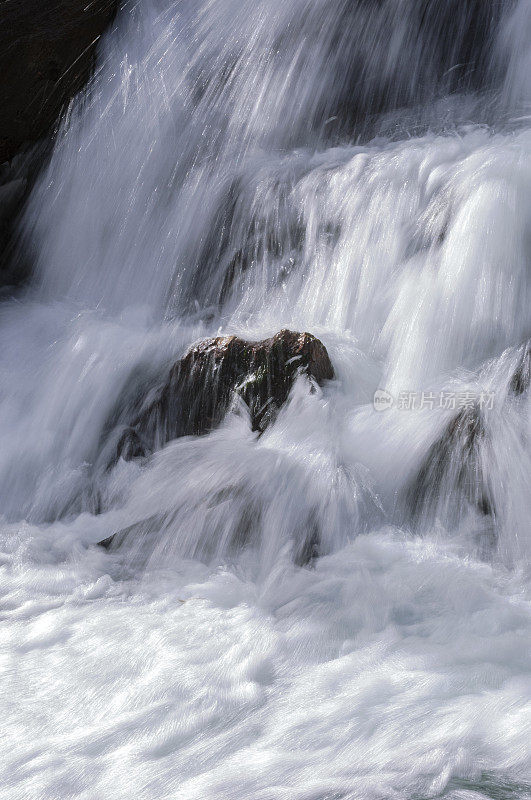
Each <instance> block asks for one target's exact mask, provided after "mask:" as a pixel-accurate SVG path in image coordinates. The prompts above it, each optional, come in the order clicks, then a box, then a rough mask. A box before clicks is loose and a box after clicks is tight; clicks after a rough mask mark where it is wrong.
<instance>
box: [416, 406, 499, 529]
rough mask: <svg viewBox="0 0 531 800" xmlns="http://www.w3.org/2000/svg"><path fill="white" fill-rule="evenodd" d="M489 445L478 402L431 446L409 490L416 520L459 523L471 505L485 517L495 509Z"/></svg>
mask: <svg viewBox="0 0 531 800" xmlns="http://www.w3.org/2000/svg"><path fill="white" fill-rule="evenodd" d="M487 444H488V435H487V430H486V427H485V422H484V420H483V418H482V415H481V410H480V408H479V406H478V405H474V406H470V407H465V408H462V409H461V410H460V411H459V412H458V413H457V414H456V416H455V417H454V418H453V419H452V420H451V421H450V423H449V424H448V425H447V427H446V429H445V430H444V432H443V434H442V436H440V437H439V439H438V440H437V441H436V442H435V443H434V444H433V445H432V446H431V447H430V449H429V451H428V453H427V454H426V457H425V458H424V461H423V462H422V465H421V467H420V469H419V471H418V472H417V474H416V476H415V478H414V480H413V481H412V482H411V484H410V486H409V489H408V491H407V505H408V508H409V510H410V511H411V513H412V515H413V518H414V519H416V520H433V519H435V518H438V517H439V518H442V519H446V520H447V521H453V522H456V521H457V520H458V519H459V517H460V516H461V515H462V514H463V513H465V512H466V510H467V509H469V508H470V507H472V508H473V509H475V510H476V512H477V513H478V514H479V515H480V516H481V517H483V518H485V517H490V518H491V519H492V520H494V519H495V516H496V510H495V507H494V502H493V498H492V490H491V487H490V485H489V481H488V478H487V474H486V470H485V468H484V460H485V453H484V448H485V446H486V445H487Z"/></svg>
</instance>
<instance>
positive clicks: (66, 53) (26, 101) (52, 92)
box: [0, 0, 117, 162]
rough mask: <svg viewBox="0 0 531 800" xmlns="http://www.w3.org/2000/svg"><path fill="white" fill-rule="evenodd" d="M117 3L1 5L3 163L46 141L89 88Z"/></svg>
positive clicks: (71, 0)
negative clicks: (86, 86) (64, 110)
mask: <svg viewBox="0 0 531 800" xmlns="http://www.w3.org/2000/svg"><path fill="white" fill-rule="evenodd" d="M116 5H117V4H116V2H115V0H94V1H93V2H86V0H50V2H45V3H43V2H42V0H4V2H2V3H0V162H2V161H7V160H10V159H11V158H13V156H14V155H15V154H16V153H18V152H19V151H20V150H21V149H22V146H23V145H24V144H25V143H28V142H35V141H36V140H38V139H40V138H42V137H43V136H45V135H46V134H47V133H48V131H49V130H50V129H51V128H52V126H53V125H54V123H55V122H56V120H57V118H58V116H59V114H60V112H61V109H62V108H63V107H64V105H65V103H67V102H68V101H69V100H70V99H71V98H72V97H73V96H74V95H75V94H76V93H77V92H78V91H79V90H80V89H81V88H82V86H83V85H84V84H85V83H86V81H87V79H88V77H89V75H90V71H91V69H92V63H93V56H94V51H95V48H96V45H97V42H98V40H99V38H100V36H101V34H102V33H103V32H104V30H105V29H106V27H107V25H108V24H109V22H110V20H111V19H112V17H113V14H114V12H115V10H116Z"/></svg>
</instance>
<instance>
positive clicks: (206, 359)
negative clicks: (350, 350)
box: [104, 330, 334, 466]
mask: <svg viewBox="0 0 531 800" xmlns="http://www.w3.org/2000/svg"><path fill="white" fill-rule="evenodd" d="M299 374H303V375H306V376H308V378H312V379H313V380H315V381H316V382H317V383H318V384H322V383H323V381H325V380H327V379H331V378H333V377H334V370H333V367H332V364H331V362H330V358H329V356H328V352H327V350H326V348H325V346H324V345H323V344H322V342H320V341H319V339H316V338H315V336H312V335H311V334H309V333H296V332H294V331H289V330H283V331H280V332H279V333H277V334H276V335H275V336H273V337H272V338H271V339H265V340H263V341H260V342H247V341H245V340H243V339H239V338H238V337H237V336H220V337H217V338H215V339H205V340H204V341H202V342H200V343H199V344H197V345H195V346H193V347H192V348H191V349H190V350H189V351H188V352H187V353H186V355H185V356H184V357H183V358H181V359H180V360H179V361H177V362H176V363H175V364H174V365H173V367H172V368H171V369H170V372H169V374H168V376H167V378H166V379H165V380H164V381H163V382H162V383H161V384H160V386H159V388H158V389H157V390H155V392H153V389H151V390H148V391H147V392H146V387H145V386H143V387H142V388H140V390H139V389H138V388H137V387H133V388H132V389H131V388H130V387H126V390H125V392H124V395H123V397H122V398H120V399H119V401H118V404H117V407H118V409H121V412H120V413H119V414H116V413H115V414H114V415H113V416H112V419H111V420H110V422H109V423H108V424H107V425H106V426H105V429H106V432H107V433H105V434H104V439H105V443H106V444H105V447H104V453H105V455H104V460H105V461H106V462H107V465H108V466H112V464H113V463H115V462H116V460H117V459H118V458H119V457H122V458H124V459H126V460H131V459H132V458H135V457H138V456H140V455H142V453H144V454H148V453H150V452H153V450H156V449H158V448H160V447H162V446H163V445H164V444H166V443H167V442H169V441H171V440H172V439H176V438H178V437H179V436H187V435H200V434H204V433H208V432H209V431H211V430H212V429H213V428H215V427H216V426H217V425H219V423H220V422H221V421H222V419H223V417H224V416H225V414H226V412H227V410H228V409H229V407H230V405H231V402H232V401H233V399H234V396H235V395H236V396H239V397H240V398H241V399H242V400H243V402H244V403H245V404H246V406H247V408H248V409H249V413H250V418H251V424H252V427H253V430H255V431H260V432H262V431H263V430H265V428H266V427H267V425H268V424H269V422H270V421H271V420H272V419H273V418H274V417H275V415H276V413H277V412H278V409H279V408H280V407H281V406H282V404H283V403H285V402H286V400H287V398H288V395H289V392H290V390H291V388H292V386H293V383H294V381H295V378H296V376H297V375H299ZM138 391H140V392H144V393H145V394H144V397H140V398H139V397H136V400H135V402H134V403H131V400H130V399H129V400H128V399H127V398H131V397H132V396H133V395H134V394H135V393H137V392H138ZM124 409H125V412H124Z"/></svg>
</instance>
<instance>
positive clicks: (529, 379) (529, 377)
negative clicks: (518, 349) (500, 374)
mask: <svg viewBox="0 0 531 800" xmlns="http://www.w3.org/2000/svg"><path fill="white" fill-rule="evenodd" d="M530 384H531V342H528V343H527V344H526V345H524V347H523V348H522V354H521V356H520V361H519V364H518V366H517V368H516V371H515V373H514V375H513V377H512V378H511V382H510V385H509V389H510V391H511V392H512V393H513V394H515V395H517V396H519V395H522V394H525V392H527V390H528V389H529V385H530Z"/></svg>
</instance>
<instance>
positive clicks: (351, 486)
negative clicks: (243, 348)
mask: <svg viewBox="0 0 531 800" xmlns="http://www.w3.org/2000/svg"><path fill="white" fill-rule="evenodd" d="M423 9H424V12H425V13H422V12H423ZM485 9H487V11H486V10H485ZM491 11H492V13H490V12H491ZM530 28H531V3H529V0H519V2H499V3H496V2H493V3H492V4H490V3H487V2H486V0H485V2H472V0H471V1H470V2H459V3H458V2H453V1H451V0H438V2H436V0H431V2H426V0H404V1H403V2H399V0H384V2H381V3H377V2H373V0H359V2H357V3H352V2H346V1H345V2H342V1H341V0H328V2H325V0H284V2H279V0H262V2H256V0H254V2H250V1H249V0H240V2H231V0H210V2H207V1H206V0H201V1H200V0H186V1H185V0H181V2H171V3H170V2H168V0H141V2H139V3H136V4H134V5H133V6H130V5H127V4H126V6H125V7H124V8H123V9H122V10H121V12H120V13H119V15H118V19H117V22H116V25H115V27H114V29H113V31H112V32H111V33H110V34H109V35H108V36H107V37H106V39H105V40H104V41H103V42H102V43H101V45H100V53H99V62H98V68H97V71H96V75H95V78H94V81H93V82H92V85H91V86H90V87H89V88H88V90H87V91H86V93H85V94H84V96H82V97H80V98H78V99H77V100H76V101H75V103H74V105H73V107H72V109H71V110H70V114H69V117H68V119H67V121H66V123H65V125H64V126H63V129H62V132H61V135H60V136H59V138H58V141H57V143H56V146H55V150H54V153H53V155H52V158H51V161H50V165H49V167H48V169H47V171H46V172H45V173H44V174H43V176H42V178H41V180H40V183H39V185H38V186H37V187H36V189H35V190H34V193H33V195H32V198H31V199H30V203H29V206H28V209H27V211H26V214H25V218H24V221H23V229H22V231H21V233H22V239H21V248H22V249H23V250H24V252H26V253H28V254H30V255H31V257H32V258H33V261H34V277H33V281H32V284H31V286H30V287H29V289H28V290H27V292H26V293H25V295H24V297H22V298H20V297H19V298H17V299H13V300H10V301H7V302H4V303H3V304H2V306H0V330H1V335H2V350H1V352H0V390H1V394H0V408H1V414H0V436H1V440H2V444H3V446H2V449H1V451H0V498H1V511H2V514H3V518H2V527H1V533H0V569H1V571H2V578H1V583H0V588H1V601H0V604H1V606H0V607H1V614H2V627H1V629H0V636H1V645H0V657H1V667H0V669H1V674H2V678H3V681H2V688H3V692H2V696H1V698H0V711H1V714H2V722H3V724H2V733H3V737H4V741H5V743H4V746H3V747H2V753H3V759H2V760H3V765H2V769H3V775H2V779H1V781H0V797H2V798H6V800H18V799H19V798H21V799H22V798H24V800H25V799H26V798H44V799H45V800H50V799H51V798H65V799H66V798H68V799H70V798H73V797H79V798H83V800H99V798H113V800H114V798H124V800H125V799H127V800H130V798H133V797H134V798H135V800H140V799H141V798H145V799H146V800H159V799H162V798H168V800H169V798H172V800H174V799H175V798H183V800H194V799H195V798H197V800H199V799H200V800H209V799H214V798H215V799H216V800H221V798H223V799H224V800H225V799H227V800H228V798H231V799H234V798H238V800H243V799H245V800H276V799H277V798H283V799H285V800H288V799H289V800H292V799H296V800H325V799H326V800H340V799H341V800H371V799H372V798H374V800H380V799H383V798H393V800H396V799H399V800H423V798H431V797H444V798H451V800H485V798H500V799H501V800H513V799H516V798H518V800H520V798H526V797H528V796H529V794H530V788H529V787H530V783H531V773H530V758H529V741H530V737H531V717H530V710H529V692H530V687H531V682H530V680H529V674H530V666H531V656H530V651H531V648H530V647H529V642H530V630H531V625H530V606H529V567H528V565H529V560H528V559H529V552H530V527H531V526H530V512H531V502H530V493H529V474H530V469H531V449H530V447H529V434H530V404H529V393H527V394H525V393H524V394H523V395H520V396H515V395H514V393H511V388H510V387H511V379H512V376H513V375H514V372H515V370H516V368H517V366H518V363H519V359H520V355H521V350H520V349H519V348H520V346H521V345H522V343H524V342H525V341H526V340H527V339H528V338H529V337H530V335H531V318H530V316H531V315H530V307H531V306H530V293H531V286H530V274H529V264H530V259H531V79H530V69H529V65H530V63H531V48H530V42H531V39H530V37H529V35H527V34H528V32H529V30H530ZM471 32H472V33H471ZM465 59H466V63H464V64H463V62H464V60H465ZM231 274H232V281H231V280H229V279H228V278H227V276H230V275H231ZM282 327H290V328H292V329H294V330H309V331H310V332H311V333H313V334H315V335H317V336H319V337H320V338H321V339H322V340H323V342H324V343H325V344H326V346H327V348H328V350H329V353H330V357H331V359H332V362H333V364H334V367H335V371H336V380H335V381H333V382H330V383H329V384H328V385H326V386H325V387H323V389H322V390H319V391H317V392H314V393H310V392H309V388H308V385H307V384H306V383H305V382H304V381H300V382H298V383H297V384H296V386H295V389H294V392H293V395H292V398H291V401H290V402H289V403H288V405H287V406H286V407H285V408H284V409H283V410H282V412H281V414H280V415H279V417H278V419H277V421H276V422H275V424H274V425H273V426H271V427H270V428H269V429H268V430H267V431H266V433H265V434H264V435H263V436H261V437H260V438H257V436H256V434H254V433H252V431H251V429H250V426H249V423H248V420H247V418H246V415H245V411H244V410H242V411H241V413H239V414H234V415H232V416H230V417H229V418H228V419H227V420H226V422H225V424H224V426H223V427H222V428H221V429H220V430H218V431H215V432H214V433H212V434H210V435H209V436H206V437H201V438H199V439H194V438H186V439H180V440H177V441H175V442H172V443H170V444H169V445H168V446H167V447H166V448H165V449H164V450H162V451H161V452H159V453H157V454H155V456H154V457H153V459H151V460H150V461H149V462H147V463H133V462H131V463H125V462H123V461H120V462H119V463H118V464H117V465H116V467H115V468H114V469H113V470H112V471H111V472H110V473H107V472H103V471H102V470H100V469H98V456H99V453H100V449H101V435H102V429H103V427H104V425H105V422H106V420H107V418H108V416H109V414H110V413H111V411H112V409H113V407H114V404H115V403H116V401H117V399H118V398H119V397H120V396H121V394H122V391H123V389H124V387H126V386H127V385H128V380H129V378H130V376H131V374H132V373H133V372H134V371H135V370H136V371H137V372H138V371H140V373H141V374H144V373H145V374H148V375H149V374H150V371H151V372H152V373H154V374H157V373H158V370H159V369H160V370H161V371H162V372H163V371H164V368H165V367H166V366H168V365H169V364H171V363H172V361H173V360H175V359H176V358H178V357H179V356H180V355H181V354H182V353H183V352H184V351H185V350H186V348H187V347H188V346H189V345H190V343H192V342H193V341H195V340H197V339H199V338H201V337H203V336H207V335H212V334H213V333H217V332H218V330H220V331H222V332H224V333H237V334H240V335H242V336H245V337H247V338H262V337H263V336H267V335H271V334H273V333H275V332H276V331H278V330H280V329H281V328H282ZM378 388H380V389H385V390H387V391H389V392H391V393H392V395H393V396H394V398H395V404H394V407H393V408H392V409H390V410H388V411H385V412H377V411H376V410H375V409H374V407H373V402H372V400H373V395H374V392H375V390H377V389H378ZM441 391H443V392H446V393H448V392H455V393H457V395H458V402H459V397H461V400H462V399H463V398H464V395H462V394H461V395H459V393H464V392H469V393H470V395H473V396H476V395H479V393H480V392H483V393H484V395H485V396H488V397H489V398H491V400H492V408H489V407H487V408H485V409H484V413H483V415H482V417H483V426H484V434H483V435H482V436H481V437H480V439H479V441H478V444H477V463H478V464H479V467H478V469H479V470H480V474H481V475H482V476H483V477H482V480H483V482H484V483H485V485H486V486H488V492H489V500H490V502H491V505H492V507H493V508H494V509H495V511H494V513H493V514H486V513H483V512H481V510H480V509H479V508H478V507H477V505H474V504H473V503H472V504H471V503H469V502H467V499H466V496H464V495H463V492H461V491H460V490H459V488H458V487H457V486H456V480H455V476H456V474H458V471H459V452H460V451H459V446H458V445H456V444H455V442H454V444H453V446H452V447H453V449H452V447H451V448H449V450H448V452H447V454H446V456H447V471H446V473H445V474H443V475H440V476H439V477H438V479H437V480H436V481H434V483H433V485H432V486H430V491H431V495H432V497H433V498H434V502H432V503H431V504H427V505H426V506H425V507H424V508H423V509H422V513H421V514H420V516H418V515H415V516H414V515H413V513H412V510H411V507H410V502H408V498H410V497H411V486H412V485H413V486H415V485H416V484H415V483H414V481H415V478H416V476H418V474H419V471H420V470H421V468H422V465H423V463H424V460H425V458H426V455H427V453H428V452H429V450H430V447H431V446H432V445H433V443H434V442H435V441H437V440H438V439H439V437H440V436H441V435H442V434H443V432H444V431H445V429H447V426H448V424H449V422H450V421H451V419H452V418H453V417H454V416H455V414H456V410H457V409H456V410H454V411H452V410H451V409H441V408H439V407H438V398H439V393H440V392H441ZM400 392H406V393H408V392H416V393H417V398H420V397H421V396H422V392H424V393H425V398H428V397H429V395H428V393H430V392H432V393H433V396H434V397H435V398H437V401H434V403H433V404H434V407H433V408H430V404H429V402H428V401H427V402H426V403H425V405H426V407H425V408H422V409H419V410H407V409H403V408H400V407H399V405H398V397H399V393H400ZM487 405H488V404H487ZM96 511H97V512H98V513H95V512H96ZM128 526H134V527H133V533H132V534H131V535H130V536H129V538H128V539H127V540H126V542H125V543H124V545H123V546H122V548H121V549H119V550H117V551H114V552H107V551H104V550H103V549H102V548H100V547H97V546H96V542H98V541H100V540H103V539H105V538H106V537H108V536H110V535H111V534H113V533H114V532H116V531H119V530H122V529H124V528H126V527H128ZM242 527H246V528H247V529H248V539H247V540H246V542H245V546H244V544H243V543H242V542H241V536H239V533H238V532H239V531H241V529H242ZM315 532H317V533H318V535H319V538H320V542H321V547H320V549H321V553H322V554H323V555H322V557H321V558H319V559H318V560H317V561H316V562H315V564H314V565H313V566H312V568H300V567H297V566H295V563H294V558H295V557H296V554H297V551H298V550H299V549H300V547H302V546H303V544H304V541H305V540H306V539H307V538H308V537H310V536H311V535H312V534H313V533H315ZM145 534H149V538H150V541H151V542H154V544H152V545H151V547H150V548H149V549H148V550H147V551H146V548H145V542H144V535H145Z"/></svg>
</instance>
